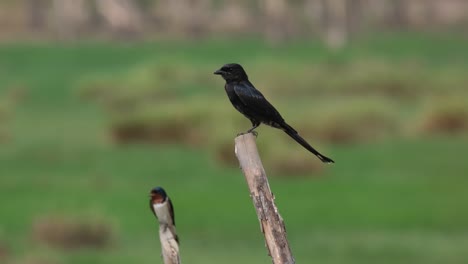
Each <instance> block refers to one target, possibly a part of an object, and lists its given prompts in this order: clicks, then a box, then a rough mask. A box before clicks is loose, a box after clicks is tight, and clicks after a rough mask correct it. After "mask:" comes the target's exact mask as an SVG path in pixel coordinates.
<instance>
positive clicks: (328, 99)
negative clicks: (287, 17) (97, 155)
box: [79, 58, 468, 174]
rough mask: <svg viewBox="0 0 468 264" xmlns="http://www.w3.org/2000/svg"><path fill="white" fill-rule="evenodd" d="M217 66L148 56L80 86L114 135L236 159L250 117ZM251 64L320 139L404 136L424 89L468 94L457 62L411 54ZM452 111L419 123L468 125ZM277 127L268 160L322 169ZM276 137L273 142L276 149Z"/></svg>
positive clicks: (300, 125) (295, 168)
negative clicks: (431, 62) (228, 91)
mask: <svg viewBox="0 0 468 264" xmlns="http://www.w3.org/2000/svg"><path fill="white" fill-rule="evenodd" d="M217 66H219V65H217ZM217 66H214V65H213V66H209V65H204V64H201V65H200V67H193V65H185V64H180V63H179V64H174V62H170V61H162V62H160V63H158V64H152V63H151V64H142V65H139V66H136V67H135V68H133V69H131V70H129V71H127V72H126V73H124V74H122V75H121V76H120V77H117V78H115V77H114V76H113V77H112V78H110V77H108V76H94V77H93V78H91V79H86V80H83V81H82V82H81V83H80V84H79V85H80V94H81V95H82V96H83V98H87V99H91V100H93V101H95V102H97V103H98V104H100V105H101V106H103V108H104V109H105V110H106V111H107V113H108V114H109V117H110V120H111V122H110V133H111V135H112V137H113V138H114V139H115V141H116V142H117V143H124V144H128V143H132V142H147V143H153V144H161V143H179V144H184V145H188V146H196V147H207V148H208V149H210V152H212V153H213V157H214V159H215V160H217V161H219V162H220V163H222V164H225V165H230V166H237V159H236V158H235V156H234V153H233V144H234V143H233V138H234V137H235V135H236V134H237V133H239V132H243V131H246V130H247V129H248V128H249V127H250V122H249V121H248V120H247V119H245V118H244V117H243V116H242V115H241V114H239V113H237V111H236V110H235V109H234V108H233V107H231V106H230V102H229V100H228V98H227V97H226V95H225V92H224V89H222V86H223V84H224V81H222V80H221V79H220V78H219V77H218V76H212V74H211V73H212V71H213V69H215V68H216V67H217ZM246 70H247V71H248V73H249V76H250V77H251V79H252V81H253V82H254V83H255V85H256V87H257V88H258V89H259V90H261V91H262V93H264V94H265V96H266V97H267V98H269V100H270V101H271V102H272V103H273V104H274V105H275V106H276V107H277V108H278V110H279V111H280V112H281V113H282V115H283V117H284V118H285V119H286V120H287V122H288V123H289V124H290V125H292V126H293V127H295V128H296V129H297V130H298V131H299V133H300V134H301V135H302V136H303V137H304V138H305V139H306V140H308V141H309V140H310V141H311V144H312V145H313V146H316V144H315V142H320V143H323V142H328V143H333V144H359V143H362V142H370V141H376V140H384V139H386V138H388V137H397V136H402V135H403V133H402V132H403V131H404V130H405V129H404V128H406V127H407V125H408V123H409V124H413V120H414V119H413V118H412V117H413V116H418V115H419V114H420V112H421V111H425V110H424V104H423V103H424V101H425V100H426V98H429V97H437V96H440V95H441V94H455V93H457V94H463V95H468V91H467V90H466V88H465V87H464V85H465V84H467V86H466V87H468V77H466V75H465V74H463V72H462V71H460V70H458V69H457V68H456V67H452V66H446V67H445V68H443V69H437V70H435V69H433V68H431V67H430V66H426V65H423V64H420V63H418V62H411V61H409V62H408V61H406V62H389V61H380V60H376V59H364V58H362V59H359V60H352V61H347V60H344V61H339V62H333V61H332V62H320V63H315V64H308V63H305V62H294V63H288V64H281V63H274V62H273V61H270V60H269V59H263V60H259V61H254V62H252V64H251V65H249V66H248V67H246ZM454 111H458V110H444V111H442V110H438V111H437V114H435V113H428V114H425V116H426V117H425V120H426V119H427V120H426V121H424V122H423V123H424V124H422V125H421V129H418V130H417V131H418V133H420V132H424V131H439V132H441V133H445V132H449V133H452V132H451V131H454V130H460V129H464V127H465V123H464V122H465V121H464V120H465V119H464V115H459V114H458V113H459V112H457V114H454ZM279 133H282V132H279ZM424 133H426V132H424ZM271 135H274V136H269V135H266V134H261V135H260V137H261V140H259V141H258V143H259V145H262V144H263V142H266V143H265V145H264V146H263V152H262V159H263V161H264V162H265V163H266V164H267V166H271V167H273V168H275V170H276V171H279V172H285V173H287V172H289V173H298V174H301V173H304V172H306V171H320V170H321V169H322V167H321V165H320V164H319V163H318V164H316V163H314V162H315V161H313V162H311V160H313V159H311V157H310V155H304V153H303V152H301V151H304V150H303V149H302V147H300V146H298V147H291V145H292V144H295V143H292V139H289V138H288V137H287V136H286V135H282V136H281V137H282V138H281V140H278V138H277V137H278V135H277V134H271ZM273 142H274V143H273ZM272 144H273V145H274V146H275V148H274V149H271V151H270V150H268V148H269V146H270V145H272ZM317 148H319V147H317ZM319 149H320V151H322V152H324V153H326V151H325V150H324V149H323V148H319ZM261 150H262V147H261Z"/></svg>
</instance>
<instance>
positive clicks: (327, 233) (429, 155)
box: [0, 35, 468, 264]
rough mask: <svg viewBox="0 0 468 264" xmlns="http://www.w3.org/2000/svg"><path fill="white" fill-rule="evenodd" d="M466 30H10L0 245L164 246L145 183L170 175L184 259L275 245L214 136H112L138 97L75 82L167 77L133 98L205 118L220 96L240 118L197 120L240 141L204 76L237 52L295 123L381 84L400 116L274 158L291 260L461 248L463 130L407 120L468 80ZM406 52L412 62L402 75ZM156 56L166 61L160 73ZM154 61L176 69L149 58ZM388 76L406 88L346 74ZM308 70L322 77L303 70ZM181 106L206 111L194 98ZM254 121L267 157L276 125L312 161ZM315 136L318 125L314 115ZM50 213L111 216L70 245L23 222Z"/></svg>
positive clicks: (23, 257) (465, 256)
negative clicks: (300, 166)
mask: <svg viewBox="0 0 468 264" xmlns="http://www.w3.org/2000/svg"><path fill="white" fill-rule="evenodd" d="M467 44H468V41H467V40H465V39H457V38H453V37H441V38H435V37H427V36H410V35H408V36H399V37H398V38H393V37H391V36H383V37H380V38H373V39H369V40H365V41H364V40H363V41H361V42H356V43H353V44H352V45H351V46H350V47H349V48H347V49H345V50H343V51H341V52H337V53H333V52H329V51H327V50H326V49H325V48H324V47H322V46H321V45H319V44H315V43H308V42H300V43H293V44H288V45H285V46H281V47H276V48H273V47H269V46H266V45H264V44H263V43H261V42H258V41H254V40H245V41H239V42H236V43H231V42H228V41H203V42H192V43H182V42H161V43H136V44H104V43H78V44H3V45H1V46H0V89H1V90H0V132H1V131H3V130H4V131H5V136H4V137H3V139H2V138H1V137H0V246H1V245H5V246H6V248H7V251H8V254H7V255H8V256H7V259H6V261H7V262H6V263H90V264H92V263H113V264H115V263H141V264H143V263H148V264H149V263H162V260H161V258H160V248H159V239H158V237H157V223H156V221H155V219H154V217H153V216H152V214H151V212H150V210H149V208H148V193H149V190H150V189H151V188H152V187H154V186H163V187H165V188H166V190H167V191H168V193H169V195H170V196H171V197H172V200H173V203H174V206H175V210H176V221H177V227H178V233H179V236H180V237H181V255H182V260H183V262H184V263H226V264H230V263H270V260H269V257H268V256H267V255H266V249H265V247H264V242H263V237H262V235H261V233H260V230H259V224H258V221H257V219H256V215H255V211H254V208H253V206H252V203H251V201H250V198H249V195H248V190H247V186H246V184H245V180H244V178H243V175H242V174H241V172H240V170H239V169H237V168H235V167H232V166H224V165H223V164H222V163H219V162H217V159H216V158H213V157H214V156H216V154H214V152H215V151H216V147H217V142H218V141H217V140H211V139H209V142H208V141H206V142H205V141H204V140H206V139H203V141H202V142H201V143H197V144H195V145H191V146H187V145H186V144H182V143H180V142H178V141H176V142H169V141H168V142H165V143H164V142H163V143H160V144H124V145H119V144H115V143H114V142H113V140H112V137H111V135H110V132H109V127H110V126H111V125H112V124H114V123H119V122H127V121H128V120H129V119H130V120H133V119H138V118H141V112H145V111H146V110H145V109H146V108H144V107H143V108H144V109H143V110H141V111H140V109H138V111H137V112H138V113H137V114H135V115H130V116H129V117H127V116H125V114H126V113H125V110H123V113H122V115H123V116H124V117H123V118H121V116H120V113H121V112H119V111H122V110H118V111H117V110H115V109H114V108H112V104H111V105H110V106H109V104H107V101H105V102H104V103H103V101H102V100H94V99H93V100H89V99H86V98H84V97H86V96H83V94H85V93H87V92H89V90H90V89H91V90H92V89H93V87H94V86H93V85H96V84H105V86H106V87H105V92H106V93H108V94H110V95H111V96H114V95H117V96H116V97H117V98H111V100H116V101H117V102H118V103H119V102H121V101H119V100H128V98H130V99H131V100H134V98H135V96H136V97H138V96H141V94H143V95H146V94H147V91H148V89H150V90H151V89H153V88H151V87H153V85H154V86H158V85H160V86H158V88H156V89H155V92H156V94H157V96H161V97H162V98H166V97H164V96H166V95H167V98H169V99H164V100H169V102H170V103H168V104H167V105H164V103H163V102H160V101H157V100H155V101H149V102H144V103H139V104H138V106H141V105H145V104H149V105H151V107H152V108H150V109H149V110H148V112H149V113H150V114H148V116H149V117H148V116H145V117H144V119H145V122H153V121H154V122H160V121H161V120H163V121H164V120H167V119H171V118H172V117H173V116H178V117H179V116H181V118H182V120H185V119H183V118H185V117H187V114H186V113H185V112H184V110H183V109H185V108H184V107H186V108H187V109H188V110H190V109H199V112H197V113H198V114H200V113H205V112H210V110H211V109H210V106H211V107H213V109H212V111H211V112H215V113H218V114H219V116H218V115H215V114H214V115H213V116H210V119H209V120H210V121H211V120H218V121H219V119H220V118H222V117H223V115H224V114H226V116H227V118H229V119H230V118H232V119H233V121H231V120H228V121H224V122H220V126H225V127H227V129H226V128H225V129H218V130H216V129H214V128H213V127H212V126H214V125H213V124H203V123H202V122H201V121H200V124H202V125H200V126H206V127H203V128H204V129H207V128H210V129H213V130H212V131H213V137H214V138H216V137H221V138H222V140H221V141H222V142H227V143H225V144H228V147H229V144H230V143H232V149H233V138H234V136H235V135H236V134H237V132H239V131H241V130H243V129H245V128H247V127H248V125H249V123H248V122H247V121H245V120H243V119H242V117H241V116H240V115H239V114H237V113H236V112H235V110H233V108H232V107H231V106H230V105H229V102H228V99H227V98H226V97H225V94H224V91H223V89H222V85H223V82H222V81H221V80H219V77H217V76H212V72H213V71H214V70H215V69H216V68H218V67H219V66H221V64H223V63H226V62H233V61H237V62H240V63H242V64H244V65H245V66H246V68H247V69H248V70H249V69H251V71H250V72H252V74H251V75H250V76H251V78H252V80H253V82H254V83H258V87H257V88H259V89H260V90H262V91H263V90H265V91H266V92H265V93H266V94H267V95H268V97H269V98H272V99H271V100H272V101H273V102H278V103H277V104H275V105H278V108H279V109H280V111H281V112H284V115H285V118H286V120H291V124H292V125H293V126H295V124H297V126H299V127H300V125H298V124H308V123H314V122H319V124H324V123H322V122H325V121H326V119H327V116H326V114H327V113H326V111H327V110H329V109H331V110H333V109H340V107H342V110H340V111H341V112H340V111H338V112H336V113H335V115H339V114H340V113H345V112H348V110H349V109H348V108H343V106H342V105H343V104H344V105H346V106H349V107H351V108H352V109H351V110H353V109H355V108H356V107H355V106H356V105H361V104H362V103H363V102H367V101H369V100H377V101H376V103H375V104H376V105H378V106H379V107H380V106H381V105H383V106H382V107H381V108H377V107H376V109H377V110H378V111H377V110H376V111H377V112H378V113H380V111H381V112H385V114H389V115H390V116H392V117H393V116H394V119H395V120H394V121H395V124H398V127H399V128H398V131H399V132H398V133H394V134H391V135H384V136H382V137H377V138H376V139H373V140H362V139H361V138H358V140H356V141H353V142H351V143H346V144H344V143H340V142H335V141H333V140H330V141H327V140H325V142H323V143H321V144H316V145H319V146H321V148H322V149H323V150H324V152H325V153H326V154H327V155H329V156H331V157H332V158H333V159H335V161H336V164H335V165H333V166H327V167H321V168H320V169H318V170H312V171H310V172H308V171H307V170H306V171H301V172H300V173H298V175H295V177H287V174H286V173H284V172H281V173H279V175H276V176H275V177H271V180H270V184H271V188H272V190H273V192H274V194H275V196H276V202H277V204H278V207H279V209H280V212H281V214H282V216H283V218H284V220H285V223H286V227H287V231H288V237H289V240H290V242H291V248H292V252H293V254H294V256H295V258H296V260H297V263H330V264H336V263H342V264H346V263H360V264H363V263H434V264H435V263H454V264H455V263H467V262H468V251H467V250H466V249H467V248H468V210H467V208H468V193H467V192H466V187H467V186H468V177H467V172H468V162H466V157H467V155H468V140H467V137H466V133H465V134H463V133H461V134H460V133H459V134H455V135H452V134H444V133H442V134H432V133H429V134H425V133H421V132H414V131H415V130H413V127H412V125H413V124H414V123H415V122H414V120H417V118H418V116H420V115H421V114H424V113H425V112H424V111H425V110H424V109H425V108H424V107H425V105H426V104H427V102H432V101H431V100H434V99H435V98H438V97H439V96H441V95H449V97H450V98H463V96H464V95H467V94H468V86H465V85H466V84H468V81H467V78H466V77H465V75H466V72H468V63H467V62H468V50H467V49H466V47H467ZM367 62H372V63H376V62H377V64H370V65H371V66H369V65H368V64H367ZM161 65H169V66H167V67H166V68H164V67H163V66H161ZM278 65H279V66H278ZM323 65H328V67H329V68H326V69H324V68H323V67H322V66H323ZM356 65H363V66H362V70H361V71H362V72H366V71H371V70H373V69H375V67H374V66H375V65H384V66H382V68H381V69H382V71H383V72H388V71H389V69H396V70H395V71H394V72H393V71H392V72H391V73H389V76H390V77H388V78H389V79H382V78H383V77H386V76H387V75H385V74H382V75H378V74H375V75H372V76H377V77H376V78H375V79H373V78H370V77H369V78H368V77H362V78H361V77H360V75H359V73H358V71H357V70H356V69H355V67H357V66H356ZM161 67H163V68H161ZM304 67H308V69H312V70H311V71H310V72H312V75H310V74H309V73H310V72H306V71H303V72H301V69H303V68H304ZM399 68H401V69H403V70H402V71H401V72H400V71H398V69H399ZM168 69H169V70H168ZM350 69H354V71H351V70H350ZM408 70H414V71H415V72H416V73H417V74H416V76H412V75H405V71H408ZM153 71H154V74H155V75H157V76H159V77H157V78H156V77H155V78H154V79H153V77H152V76H153V75H152V73H153ZM164 71H166V72H167V73H166V74H167V76H169V77H167V76H166V75H158V74H160V73H161V72H164ZM283 71H286V72H285V74H284V76H279V72H283ZM272 72H273V73H274V74H271V73H272ZM376 72H378V71H376ZM334 73H343V75H341V74H336V76H334ZM173 74H175V75H173ZM204 74H206V76H204ZM314 74H316V75H314ZM161 76H163V77H164V76H166V77H164V78H165V79H164V78H162V77H161ZM200 76H201V77H200ZM288 76H292V77H294V78H295V80H294V83H295V84H296V85H297V86H298V88H294V87H284V86H281V87H280V86H279V85H278V87H276V86H275V85H274V84H275V83H277V84H285V83H286V81H287V79H288ZM310 76H315V77H310ZM321 76H327V77H326V78H325V77H321ZM343 76H344V77H343ZM382 76H383V77H382ZM408 76H409V77H408ZM270 77H271V80H267V79H268V78H270ZM407 77H408V78H409V79H410V80H408V78H407ZM197 78H198V79H197ZM308 78H310V79H308ZM386 78H387V77H386ZM395 79H396V80H399V81H400V82H398V84H399V85H400V86H398V87H400V88H401V87H403V88H401V89H403V90H402V91H405V93H403V95H401V94H398V95H397V96H394V97H392V95H388V94H382V93H380V92H379V91H377V92H376V91H375V90H372V89H370V90H369V91H368V90H360V89H357V88H356V89H357V90H353V89H355V88H354V86H346V85H347V84H349V83H350V82H353V81H355V82H354V83H355V84H359V85H361V84H367V85H369V84H376V86H378V85H379V84H381V83H385V82H386V81H388V80H391V81H393V80H395ZM191 80H194V81H193V82H192V81H191ZM315 80H317V82H318V81H320V82H321V83H322V84H324V85H326V84H328V85H329V87H328V86H327V87H325V88H323V87H317V86H314V85H313V84H312V85H310V84H309V82H313V81H315ZM172 83H174V85H173V86H172V85H171V84H172ZM329 83H331V84H329ZM270 84H271V85H270ZM413 84H414V86H413ZM430 84H432V85H430ZM301 85H302V86H301ZM309 85H310V86H311V87H310V88H308V87H309ZM267 86H268V87H271V88H266V87H267ZM442 86H443V87H442ZM90 87H91V88H90ZM114 87H115V91H113V90H112V89H114ZM159 87H162V88H159ZM264 87H265V88H264ZM282 87H284V88H282ZM384 88H385V87H384ZM384 88H382V89H384ZM158 89H160V90H158ZM333 89H335V90H333ZM343 89H350V91H351V92H349V94H348V93H347V92H346V91H345V90H343ZM379 89H380V88H379ZM405 89H407V90H408V91H410V93H409V95H408V93H406V91H407V90H405ZM412 89H416V91H417V92H416V94H415V95H413V94H412V93H411V92H412V91H413V90H412ZM133 91H136V92H135V94H136V95H135V94H134V92H133ZM161 91H162V92H161ZM278 93H279V95H278ZM275 94H277V95H276V96H275ZM118 96H122V98H123V99H122V98H120V97H118ZM309 99H310V101H309ZM160 100H161V101H163V100H162V99H160ZM206 100H210V101H209V103H207V101H206ZM136 101H138V100H136ZM114 102H115V101H111V103H114ZM132 102H133V101H132ZM451 102H452V101H449V103H448V104H451ZM158 103H159V104H162V105H163V106H160V105H158ZM152 105H156V106H157V107H161V108H157V107H155V106H152ZM200 105H201V106H203V107H201V106H200ZM2 106H3V107H2ZM327 107H328V108H327ZM372 107H373V106H372ZM319 108H320V109H319ZM177 109H179V110H177ZM180 109H182V110H180ZM372 109H374V108H372ZM304 110H306V112H303V111H304ZM2 111H3V112H2ZM172 111H174V112H172ZM176 111H177V112H176ZM179 111H180V112H179ZM314 112H315V113H314ZM297 113H303V114H302V115H298V114H297ZM308 114H310V116H309V115H308ZM288 116H290V117H292V116H295V117H292V118H289V119H288ZM320 116H323V117H322V118H323V120H322V119H320ZM187 118H195V121H194V124H199V123H197V122H199V120H198V119H196V118H199V117H198V116H196V115H195V117H194V116H192V115H188V117H187ZM163 121H161V122H163ZM213 122H214V121H213ZM400 123H402V124H403V125H401V126H400ZM416 123H417V122H416ZM161 124H164V123H161ZM348 126H349V128H350V129H351V128H352V129H354V130H357V131H358V132H360V131H359V127H358V128H356V127H354V126H353V124H349V125H348ZM1 128H3V130H2V129H1ZM345 128H347V127H345ZM231 129H232V130H231ZM302 129H303V130H304V131H305V130H306V129H308V127H307V125H304V127H303V128H302ZM311 129H312V128H311ZM202 131H204V132H206V130H202ZM258 131H259V133H260V136H259V138H258V140H257V141H258V142H259V145H260V146H261V149H260V150H261V152H262V153H261V154H262V156H265V157H267V158H269V157H271V156H272V157H273V158H274V157H276V156H274V155H275V154H272V153H273V152H275V147H274V146H275V142H276V140H277V139H278V138H281V139H282V140H283V139H284V142H283V143H281V144H279V148H280V149H279V150H280V151H277V152H283V150H284V151H285V152H286V151H288V149H293V150H294V151H297V152H294V156H295V157H296V156H301V157H302V158H303V159H304V160H306V161H305V162H307V160H310V161H311V162H314V161H315V160H314V158H313V157H312V156H311V155H309V154H308V153H307V152H305V151H303V150H302V149H300V147H299V146H297V145H296V144H295V143H293V142H292V141H289V140H288V139H287V138H286V136H284V135H283V134H281V133H280V132H277V131H274V130H272V129H267V128H264V127H262V128H260V129H259V130H258ZM300 131H301V130H300ZM312 131H315V130H312ZM416 131H419V130H418V129H416ZM465 132H466V131H465ZM307 139H310V140H311V141H312V142H317V141H319V139H316V138H314V134H313V133H312V132H311V133H310V134H309V133H308V134H307ZM226 140H227V141H226ZM231 140H232V142H231ZM262 141H263V142H262ZM205 144H210V145H212V146H211V147H203V146H204V145H205ZM268 144H269V145H270V146H266V145H268ZM287 153H288V155H289V153H290V152H287ZM303 156H304V157H303ZM273 158H272V159H273ZM279 158H281V156H279ZM272 170H273V169H272V168H271V167H269V166H266V171H267V174H268V173H271V174H274V173H273V172H272ZM50 216H52V217H54V216H65V217H70V218H73V219H76V221H91V222H92V221H102V222H104V223H108V224H109V225H110V226H111V227H112V230H114V232H115V234H114V236H113V238H112V243H111V244H110V245H109V246H108V247H105V248H83V249H74V250H63V249H59V248H55V247H50V246H47V245H44V244H43V243H41V242H40V241H38V240H37V239H35V238H34V235H33V226H34V224H35V223H36V222H37V221H38V219H40V218H41V217H50ZM0 261H1V257H0ZM2 263H3V262H2Z"/></svg>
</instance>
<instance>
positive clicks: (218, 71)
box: [213, 69, 223, 75]
mask: <svg viewBox="0 0 468 264" xmlns="http://www.w3.org/2000/svg"><path fill="white" fill-rule="evenodd" d="M213 74H217V75H221V74H223V71H222V70H221V69H219V70H217V71H215V72H213Z"/></svg>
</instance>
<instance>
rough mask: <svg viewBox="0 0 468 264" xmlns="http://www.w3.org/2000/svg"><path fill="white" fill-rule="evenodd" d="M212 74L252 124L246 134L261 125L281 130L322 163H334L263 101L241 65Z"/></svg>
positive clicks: (227, 67)
mask: <svg viewBox="0 0 468 264" xmlns="http://www.w3.org/2000/svg"><path fill="white" fill-rule="evenodd" d="M214 74H218V75H221V77H223V79H224V80H226V84H225V85H224V89H225V90H226V93H227V95H228V97H229V100H230V101H231V103H232V105H233V106H234V107H235V108H236V109H237V111H239V112H241V113H242V114H243V115H244V116H245V117H247V118H248V119H249V120H250V122H252V128H250V129H249V130H248V131H247V132H246V133H251V132H255V131H254V129H255V128H257V127H258V126H259V125H260V124H261V123H263V124H265V125H269V126H272V127H274V128H279V129H282V130H283V131H284V132H286V134H288V135H289V136H290V137H292V138H293V139H294V140H296V141H297V142H298V143H299V144H301V145H302V146H303V147H304V148H306V149H307V150H308V151H310V152H312V153H313V154H315V155H316V156H317V157H318V158H319V159H320V160H321V161H322V162H325V163H334V161H333V160H332V159H330V158H328V157H325V156H324V155H322V154H320V153H319V152H318V151H317V150H315V149H314V148H313V147H312V146H311V145H309V143H307V141H305V140H304V139H303V138H302V137H301V136H299V134H298V133H297V131H296V130H294V128H292V127H291V126H289V125H288V124H287V123H286V122H285V121H284V119H283V117H282V116H281V115H280V113H279V112H278V111H277V110H276V109H275V108H274V107H273V105H271V104H270V102H268V101H267V100H266V99H265V97H264V96H263V94H262V93H261V92H260V91H258V90H257V89H255V87H254V86H253V84H252V83H251V82H250V81H249V77H248V76H247V73H245V71H244V69H243V68H242V66H241V65H239V64H237V63H229V64H225V65H224V66H223V67H221V68H220V69H219V70H217V71H215V72H214Z"/></svg>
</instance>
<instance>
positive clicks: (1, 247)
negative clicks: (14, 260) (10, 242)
mask: <svg viewBox="0 0 468 264" xmlns="http://www.w3.org/2000/svg"><path fill="white" fill-rule="evenodd" d="M9 257H10V250H9V248H8V246H7V244H6V243H4V242H3V241H0V263H6V261H7V259H8V258H9Z"/></svg>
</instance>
